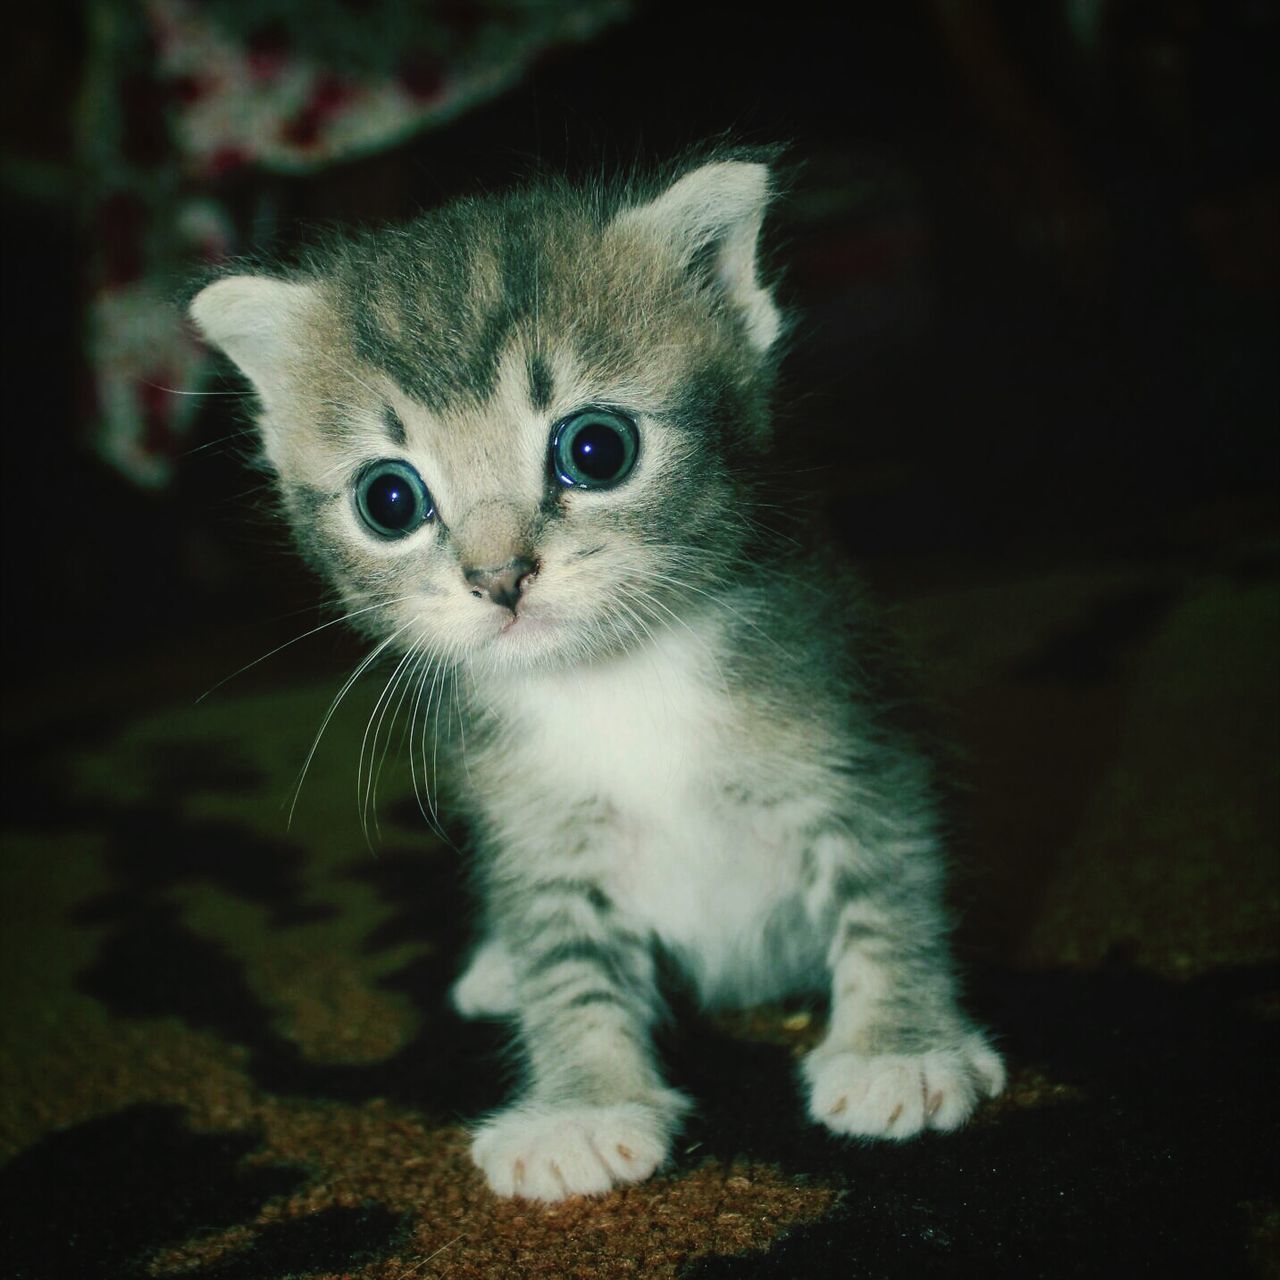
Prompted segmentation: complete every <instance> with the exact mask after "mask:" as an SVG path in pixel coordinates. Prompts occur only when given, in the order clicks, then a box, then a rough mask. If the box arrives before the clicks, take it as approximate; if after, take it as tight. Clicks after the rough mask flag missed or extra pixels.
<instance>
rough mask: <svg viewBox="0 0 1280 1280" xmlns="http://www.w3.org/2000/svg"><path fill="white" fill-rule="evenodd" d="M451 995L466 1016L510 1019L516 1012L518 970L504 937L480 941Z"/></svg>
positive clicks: (455, 1006) (457, 1008)
mask: <svg viewBox="0 0 1280 1280" xmlns="http://www.w3.org/2000/svg"><path fill="white" fill-rule="evenodd" d="M449 997H450V999H451V1000H452V1002H453V1007H454V1008H455V1009H456V1010H457V1011H458V1012H459V1013H460V1014H461V1015H462V1016H463V1017H464V1018H506V1017H509V1016H510V1015H511V1014H513V1013H515V1012H516V1009H517V1008H518V1007H519V1004H518V1000H517V996H516V969H515V965H514V964H513V963H512V960H511V954H510V952H508V950H507V948H506V946H505V945H504V944H503V943H502V941H501V940H500V939H497V938H486V939H485V941H484V942H482V943H481V944H480V946H479V947H478V948H477V949H476V952H475V954H474V955H473V956H472V957H471V961H470V963H469V964H468V965H467V967H466V969H465V970H464V971H463V974H462V977H460V978H459V979H458V981H457V982H455V983H454V984H453V990H452V991H451V992H450V993H449Z"/></svg>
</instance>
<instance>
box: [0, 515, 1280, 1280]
mask: <svg viewBox="0 0 1280 1280" xmlns="http://www.w3.org/2000/svg"><path fill="white" fill-rule="evenodd" d="M1246 514H1247V513H1246ZM1211 515H1212V513H1206V512H1204V511H1201V512H1198V513H1189V514H1188V515H1187V516H1186V517H1185V521H1186V522H1187V523H1185V524H1184V526H1183V527H1182V528H1181V530H1180V531H1178V532H1180V533H1181V535H1183V536H1182V543H1183V545H1189V544H1190V542H1194V538H1193V537H1192V536H1191V534H1189V533H1188V530H1190V529H1191V528H1192V524H1194V522H1196V521H1199V522H1200V524H1198V525H1196V526H1195V527H1196V528H1203V526H1204V522H1205V521H1206V520H1209V519H1210V518H1211ZM1266 522H1267V521H1266V519H1263V521H1262V523H1264V524H1265V523H1266ZM1253 523H1254V524H1255V525H1256V524H1257V523H1258V521H1256V520H1255V521H1253ZM1249 525H1250V520H1249V519H1247V518H1242V517H1241V514H1240V513H1239V512H1235V513H1233V522H1232V527H1233V528H1247V527H1249ZM1166 532H1168V531H1166ZM1189 540H1190V542H1189ZM1210 542H1211V544H1212V546H1213V547H1214V551H1213V554H1212V555H1208V554H1203V553H1188V554H1186V555H1183V556H1182V557H1180V558H1179V557H1173V558H1169V557H1166V558H1165V559H1164V560H1162V561H1161V562H1159V563H1158V564H1153V563H1141V564H1139V563H1128V564H1127V565H1124V564H1121V563H1120V562H1119V561H1118V560H1117V561H1116V563H1115V564H1113V565H1111V566H1109V567H1103V568H1099V567H1098V565H1097V564H1096V563H1095V564H1092V565H1085V566H1076V567H1061V568H1057V569H1054V570H1052V571H1048V572H1045V571H1038V572H1035V573H1029V572H1026V571H1025V569H1018V568H1016V567H1010V566H1009V565H1007V564H1006V565H1004V566H1003V567H1001V566H1000V565H998V564H995V563H992V562H990V561H985V562H984V561H981V560H979V559H971V560H970V561H969V562H968V563H966V564H965V565H959V566H957V565H955V564H952V565H949V566H943V567H940V566H937V565H934V566H933V567H932V568H928V569H927V571H926V567H923V566H922V565H921V564H907V563H905V562H903V563H896V564H894V565H891V566H888V567H887V568H886V567H885V566H881V572H880V574H879V577H880V578H881V579H883V580H884V581H885V582H887V583H889V584H890V585H892V586H893V587H894V592H893V594H894V595H895V596H896V598H897V600H898V602H899V604H898V608H897V609H896V615H895V621H896V623H897V626H898V628H899V630H900V631H901V632H902V633H903V635H904V636H905V637H906V640H907V642H908V645H909V647H910V649H911V651H912V652H913V653H914V654H915V655H916V657H918V658H919V659H920V667H921V672H922V676H923V679H924V681H925V683H926V685H927V687H928V690H929V692H930V693H931V694H932V695H934V697H935V699H936V701H937V702H938V703H939V706H940V707H941V709H942V712H943V718H944V721H945V726H946V731H947V734H948V736H950V737H951V738H952V739H953V740H954V741H956V742H957V743H960V744H963V748H964V753H963V757H962V758H961V759H960V760H958V761H957V762H956V763H955V764H954V765H953V770H952V771H953V773H954V774H955V776H956V778H957V780H958V781H959V783H960V784H961V785H960V786H959V787H958V788H957V791H958V795H957V801H956V805H955V812H956V814H957V822H958V831H959V834H958V837H957V845H958V854H957V862H958V873H957V883H956V898H957V903H958V905H959V909H960V911H961V915H962V921H963V924H962V928H961V935H960V941H961V949H962V952H963V954H964V955H965V957H966V964H967V967H968V971H969V974H970V983H969V985H970V990H971V1003H972V1005H973V1006H974V1007H975V1008H976V1009H977V1010H978V1011H979V1012H980V1014H981V1015H982V1016H983V1017H984V1018H985V1019H986V1020H987V1021H988V1023H989V1024H990V1025H991V1026H992V1027H993V1028H994V1029H995V1031H996V1033H997V1035H998V1038H999V1040H1000V1042H1001V1043H1002V1045H1003V1047H1004V1049H1005V1051H1006V1053H1007V1055H1008V1059H1009V1063H1010V1065H1011V1068H1012V1085H1011V1088H1010V1090H1009V1092H1008V1093H1007V1095H1006V1096H1005V1097H1003V1098H1002V1099H1000V1100H998V1101H997V1102H995V1103H993V1104H990V1105H988V1106H987V1107H985V1108H984V1109H983V1110H982V1111H981V1113H980V1114H979V1116H978V1117H977V1119H976V1121H975V1122H974V1123H973V1124H972V1125H971V1127H969V1128H968V1129H966V1130H965V1131H963V1132H962V1133H960V1134H958V1135H955V1136H950V1137H941V1138H929V1139H926V1140H923V1141H920V1142H916V1143H912V1144H908V1145H905V1146H902V1147H887V1146H867V1147H861V1146H854V1145H845V1144H843V1143H841V1142H838V1141H835V1140H833V1139H831V1138H828V1137H826V1136H824V1135H823V1133H821V1132H819V1131H817V1130H816V1129H814V1128H812V1127H810V1126H808V1125H806V1124H805V1123H804V1121H803V1117H802V1114H801V1110H800V1105H799V1102H798V1095H797V1093H796V1090H795V1088H794V1082H793V1065H794V1059H795V1057H796V1055H797V1054H798V1053H799V1052H800V1051H801V1050H802V1049H803V1048H804V1047H805V1046H806V1045H807V1044H809V1043H811V1042H812V1040H813V1039H814V1037H815V1035H816V1034H817V1031H818V1029H819V1027H820V1020H821V1012H820V1011H816V1010H809V1009H805V1008H801V1007H788V1008H777V1009H763V1010H756V1011H751V1012H749V1013H746V1014H743V1015H740V1016H735V1017H733V1018H724V1019H720V1020H717V1021H714V1022H710V1021H707V1020H704V1019H699V1018H698V1017H696V1016H695V1015H693V1014H692V1013H689V1014H684V1015H682V1016H681V1017H680V1019H679V1020H678V1025H677V1027H676V1028H675V1029H674V1031H673V1033H672V1035H671V1037H670V1043H669V1045H668V1046H667V1056H668V1061H669V1062H670V1065H671V1070H672V1074H673V1076H674V1077H675V1078H676V1080H677V1081H678V1082H679V1083H680V1084H681V1085H682V1086H683V1087H685V1088H687V1089H688V1090H689V1091H690V1092H691V1093H692V1094H693V1095H694V1097H696V1099H697V1100H698V1112H697V1114H696V1116H695V1117H694V1118H693V1119H692V1121H691V1123H690V1124H689V1126H688V1129H687V1132H686V1133H685V1135H684V1137H683V1139H682V1141H681V1142H680V1144H679V1147H678V1150H677V1155H676V1159H675V1162H674V1164H673V1165H672V1166H671V1167H670V1168H669V1169H668V1170H667V1171H665V1172H664V1173H662V1174H661V1175H660V1176H659V1177H657V1178H655V1179H654V1180H653V1181H652V1182H650V1183H647V1184H645V1185H643V1186H640V1187H637V1188H634V1189H630V1190H626V1191H622V1192H618V1193H615V1194H612V1195H610V1196H608V1197H606V1198H603V1199H599V1200H592V1201H576V1202H570V1203H567V1204H564V1205H561V1206H557V1207H551V1208H543V1207H534V1206H531V1205H529V1204H524V1203H520V1202H503V1201H499V1200H497V1199H495V1198H494V1197H492V1196H491V1195H490V1194H489V1193H488V1192H487V1191H486V1190H485V1189H484V1187H483V1185H482V1182H481V1179H480V1177H479V1175H478V1174H477V1173H476V1171H475V1170H474V1169H473V1168H472V1167H471V1166H470V1164H469V1162H468V1159H467V1156H466V1145H467V1140H466V1132H465V1127H464V1125H465V1121H466V1120H467V1118H468V1117H473V1116H475V1115H477V1114H478V1113H479V1112H480V1111H482V1110H483V1109H484V1108H486V1107H490V1106H493V1105H495V1104H496V1103H498V1102H499V1101H500V1100H501V1098H502V1097H503V1094H504V1088H505V1076H504V1069H503V1065H502V1058H501V1054H500V1049H501V1037H500V1035H499V1033H498V1032H497V1031H495V1030H494V1029H493V1028H491V1027H485V1026H475V1025H468V1024H464V1023H462V1022H460V1021H459V1020H458V1019H456V1018H455V1017H454V1016H453V1015H452V1014H451V1013H450V1012H449V1011H448V1009H447V1008H446V1005H445V1001H444V994H445V990H446V987H447V984H448V983H449V981H450V978H451V976H452V975H453V973H454V971H455V968H456V965H457V963H458V953H459V950H460V948H461V947H462V946H463V944H464V940H465V930H464V924H465V919H466V908H465V905H464V903H463V899H462V896H461V891H460V865H459V860H458V858H457V855H456V854H455V853H454V852H453V851H452V850H450V849H449V848H447V847H446V846H445V845H444V844H443V843H441V842H439V841H436V840H434V839H433V838H432V837H431V836H430V835H429V833H428V832H427V830H426V827H425V824H424V823H423V820H422V818H421V816H420V815H419V813H418V810H417V807H416V804H415V803H414V801H413V798H412V794H411V792H410V790H409V782H408V778H407V775H406V774H405V772H404V770H403V768H402V767H400V766H397V765H396V764H395V763H393V762H392V761H391V760H389V761H388V763H387V766H386V770H385V772H384V774H383V778H382V782H381V788H380V795H379V799H378V805H377V814H378V829H374V828H373V827H371V828H370V832H369V838H368V842H367V843H366V840H365V837H364V835H363V834H362V831H361V827H360V821H359V805H358V803H357V797H356V795H355V751H356V745H357V744H358V742H359V738H360V734H361V732H362V729H363V724H364V720H365V718H366V716H367V714H368V711H369V708H370V706H371V705H372V700H373V698H374V697H375V696H376V692H377V688H378V687H380V682H378V681H368V682H366V687H365V688H364V689H363V692H357V694H355V695H353V696H352V698H351V699H350V700H349V702H348V703H346V704H344V706H343V707H342V709H341V710H340V711H339V713H338V715H337V716H336V717H335V719H334V722H333V723H332V724H331V725H330V726H329V730H328V732H327V734H326V736H325V739H324V741H323V743H322V745H321V748H320V750H319V751H318V752H317V754H316V757H315V759H314V761H313V762H312V765H311V768H310V771H309V773H308V776H307V778H306V781H305V784H304V785H303V787H302V790H301V794H300V797H299V799H298V802H297V806H296V811H295V814H294V819H293V823H292V826H291V827H290V826H289V825H288V821H287V819H288V808H289V804H290V801H291V798H292V794H293V785H294V781H295V779H296V775H297V772H298V770H299V768H300V766H301V764H302V762H303V761H304V760H305V758H306V755H307V751H308V749H309V746H310V743H311V739H312V736H313V734H314V732H315V729H316V726H317V725H318V724H319V722H320V719H321V717H322V715H323V713H324V710H325V707H326V705H327V703H328V700H329V699H330V697H331V696H332V694H333V693H334V692H335V691H336V689H337V687H338V685H339V682H340V677H341V674H342V670H343V667H342V663H343V661H345V660H347V659H349V658H350V657H351V654H350V653H347V652H346V651H343V652H342V653H340V654H334V653H333V652H332V645H329V646H328V648H327V649H325V652H324V653H323V654H322V655H321V656H320V657H319V658H315V657H313V658H312V659H310V660H308V662H306V663H304V664H302V667H301V674H299V667H298V664H295V663H293V662H291V661H290V660H289V659H288V657H287V655H286V656H285V657H284V658H281V659H275V660H273V661H272V662H270V663H267V664H264V667H262V668H257V669H255V670H254V671H253V672H251V673H249V674H247V675H245V676H243V677H241V678H240V679H239V680H236V681H232V682H230V683H229V684H227V685H226V686H224V687H223V688H221V689H219V690H217V691H216V692H215V693H214V694H213V695H212V696H211V697H210V698H208V699H206V700H205V701H203V702H200V703H199V704H198V705H197V704H194V702H193V699H194V696H195V695H196V694H198V693H200V692H201V691H202V689H203V688H204V687H205V686H207V685H208V684H210V683H212V682H213V680H214V679H216V678H218V677H219V676H220V675H222V674H225V672H226V671H227V670H230V669H232V668H233V667H234V666H236V665H239V663H240V662H241V661H246V660H248V659H249V658H250V657H252V656H255V655H254V654H253V653H247V654H246V653H242V652H241V648H242V646H243V645H244V644H245V640H244V636H243V633H241V632H237V633H235V634H234V635H233V636H232V637H231V638H230V639H228V638H227V637H215V638H212V639H209V640H208V641H207V642H206V643H205V644H203V645H201V644H196V645H194V646H192V647H189V648H184V649H182V650H181V651H175V652H172V653H170V654H168V655H167V656H165V657H163V658H160V659H158V660H156V661H152V662H148V663H147V664H146V666H145V667H143V666H140V665H139V664H136V663H135V664H130V663H128V662H124V661H116V662H113V663H108V664H106V665H105V666H104V667H103V669H102V670H100V671H98V672H96V673H93V672H91V673H89V674H88V677H87V678H86V680H85V682H84V683H78V682H77V683H75V684H74V686H68V685H66V684H63V683H58V682H51V683H48V684H40V685H37V686H36V687H33V688H26V689H20V690H16V691H15V692H14V693H13V695H12V697H11V698H10V699H9V707H10V712H11V714H10V715H9V717H8V719H9V727H8V741H7V744H6V757H5V758H6V760H7V762H8V763H7V765H6V769H5V781H6V794H7V798H8V799H7V809H8V819H9V826H8V831H7V835H6V842H5V848H6V853H5V857H4V862H3V877H4V878H3V888H2V893H3V897H2V901H3V909H4V934H3V936H4V939H5V943H6V952H7V958H6V963H5V971H6V974H7V979H8V991H7V995H6V998H5V1001H4V1019H5V1047H4V1058H3V1076H2V1091H0V1123H2V1138H3V1147H2V1150H3V1154H4V1156H6V1157H11V1159H10V1162H9V1163H8V1165H7V1166H6V1167H5V1169H4V1171H3V1175H2V1177H3V1193H2V1196H0V1199H2V1201H3V1203H4V1204H5V1206H6V1208H7V1210H8V1211H9V1225H8V1226H7V1227H6V1229H5V1231H6V1237H7V1238H6V1240H5V1243H4V1244H3V1250H2V1251H3V1253H4V1255H5V1257H6V1258H7V1263H6V1267H5V1273H6V1274H8V1275H12V1276H15V1277H22V1278H25V1280H34V1278H36V1277H64V1276H74V1277H110V1278H116V1277H119V1278H124V1277H128V1278H130V1280H132V1278H134V1277H155V1278H157V1280H160V1278H164V1280H174V1278H176V1277H185V1278H190V1280H233V1278H236V1277H240V1278H244V1280H276V1278H283V1277H289V1276H306V1277H316V1278H327V1280H332V1278H335V1277H351V1278H353V1280H354V1278H356V1277H358V1278H359V1280H374V1278H375V1277H376V1278H383V1280H407V1278H408V1277H414V1278H415V1280H427V1278H428V1277H459V1278H460V1277H519V1276H547V1277H562V1276H563V1277H579V1276H581V1277H592V1278H596V1277H621V1276H637V1277H681V1278H683V1280H711V1278H712V1277H764V1276H770V1277H788V1278H792V1277H801V1276H804V1277H808V1276H814V1277H821V1276H832V1277H836V1276H839V1277H857V1276H869V1277H870V1276H875V1277H879V1276H904V1277H905V1276H912V1277H918V1276H928V1275H957V1274H984V1275H1009V1276H1037V1275H1047V1276H1059V1275H1073V1276H1074V1275H1080V1276H1084V1275H1089V1276H1097V1275H1140V1274H1151V1275H1156V1274H1161V1275H1167V1274H1171V1273H1176V1274H1192V1275H1207V1274H1215V1275H1246V1274H1270V1275H1276V1274H1280V1270H1278V1269H1277V1265H1276V1251H1277V1244H1278V1243H1280V1198H1278V1196H1277V1190H1278V1189H1277V1177H1276V1174H1277V1169H1276V1157H1275V1151H1276V1144H1275V1135H1276V1132H1277V1128H1276V1121H1277V1111H1278V1110H1280V1108H1278V1106H1277V1090H1276V1087H1275V1085H1276V1041H1277V1028H1278V1025H1280V982H1278V978H1280V969H1278V967H1277V964H1276V960H1277V920H1278V918H1280V910H1278V908H1280V893H1278V888H1280V886H1278V879H1280V877H1278V876H1277V869H1276V862H1275V850H1276V837H1277V829H1276V788H1275V783H1276V778H1275V767H1274V765H1275V746H1276V726H1277V723H1278V718H1277V711H1278V708H1277V705H1276V704H1277V688H1276V680H1275V654H1276V653H1277V652H1280V646H1278V645H1277V639H1278V637H1277V631H1278V630H1280V627H1278V626H1277V622H1278V616H1277V615H1278V613H1280V610H1278V609H1277V604H1278V592H1277V573H1276V567H1277V566H1276V562H1275V560H1274V558H1273V557H1269V554H1268V553H1267V550H1266V549H1267V546H1268V545H1270V544H1265V543H1264V544H1258V543H1257V542H1256V539H1255V540H1253V541H1251V540H1250V539H1249V538H1243V539H1235V540H1234V541H1232V542H1231V543H1230V545H1226V544H1224V542H1223V540H1222V539H1221V538H1216V540H1215V539H1211V540H1210ZM1260 545H1261V547H1262V549H1261V550H1259V546H1260ZM299 629H301V628H299ZM329 634H332V633H329ZM326 643H327V642H326ZM321 647H322V648H324V645H322V646H321ZM317 670H319V671H320V672H322V673H323V674H320V675H316V674H315V672H316V671H317Z"/></svg>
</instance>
